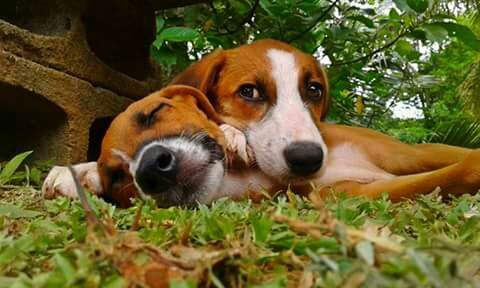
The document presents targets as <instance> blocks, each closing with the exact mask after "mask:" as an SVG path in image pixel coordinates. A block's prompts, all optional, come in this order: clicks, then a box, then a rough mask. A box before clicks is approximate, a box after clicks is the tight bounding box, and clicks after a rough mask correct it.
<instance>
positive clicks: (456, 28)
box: [435, 23, 480, 51]
mask: <svg viewBox="0 0 480 288" xmlns="http://www.w3.org/2000/svg"><path fill="white" fill-rule="evenodd" d="M435 24H436V25H438V26H442V27H443V28H444V29H446V30H447V31H448V35H450V36H451V37H457V39H458V40H460V41H462V42H463V43H465V44H466V45H467V46H469V47H470V48H472V49H474V50H477V51H480V40H479V39H478V38H477V36H475V33H473V31H472V30H471V29H470V28H468V27H467V26H464V25H461V24H457V23H435Z"/></svg>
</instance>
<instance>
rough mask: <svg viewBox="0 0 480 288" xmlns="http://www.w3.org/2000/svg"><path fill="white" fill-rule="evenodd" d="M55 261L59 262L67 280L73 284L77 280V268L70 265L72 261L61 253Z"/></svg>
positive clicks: (58, 264) (56, 255)
mask: <svg viewBox="0 0 480 288" xmlns="http://www.w3.org/2000/svg"><path fill="white" fill-rule="evenodd" d="M55 261H56V262H57V266H58V268H60V271H62V273H63V276H64V277H65V279H66V280H67V281H68V282H69V283H72V282H73V280H74V279H75V268H74V267H73V265H72V264H71V263H70V261H69V260H68V259H67V258H66V257H65V256H63V255H62V254H60V253H57V254H55Z"/></svg>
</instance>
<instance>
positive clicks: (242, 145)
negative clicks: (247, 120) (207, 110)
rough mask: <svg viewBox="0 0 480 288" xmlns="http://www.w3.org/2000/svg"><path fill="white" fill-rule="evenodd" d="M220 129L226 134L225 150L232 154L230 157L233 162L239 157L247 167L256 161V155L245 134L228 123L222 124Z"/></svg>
mask: <svg viewBox="0 0 480 288" xmlns="http://www.w3.org/2000/svg"><path fill="white" fill-rule="evenodd" d="M220 129H221V130H222V131H223V134H224V135H225V140H226V147H225V150H226V151H227V154H228V155H229V156H230V157H228V158H229V159H231V160H232V162H234V161H235V160H237V159H238V160H240V162H242V163H243V164H244V165H246V166H247V167H249V166H251V165H252V164H253V163H254V162H255V156H254V153H253V150H252V149H251V148H250V146H248V144H247V138H246V137H245V134H244V133H243V132H242V131H240V130H238V129H237V128H235V127H233V126H230V125H228V124H222V125H220Z"/></svg>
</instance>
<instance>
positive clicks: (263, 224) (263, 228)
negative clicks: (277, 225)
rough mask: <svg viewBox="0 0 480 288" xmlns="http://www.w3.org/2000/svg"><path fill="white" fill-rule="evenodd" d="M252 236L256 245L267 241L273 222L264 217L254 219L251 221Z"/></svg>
mask: <svg viewBox="0 0 480 288" xmlns="http://www.w3.org/2000/svg"><path fill="white" fill-rule="evenodd" d="M251 223H252V230H253V236H254V237H255V238H254V239H255V242H256V243H264V242H265V241H267V239H268V236H269V235H270V231H271V230H272V225H273V221H272V220H271V219H269V218H266V217H255V218H253V219H252V220H251Z"/></svg>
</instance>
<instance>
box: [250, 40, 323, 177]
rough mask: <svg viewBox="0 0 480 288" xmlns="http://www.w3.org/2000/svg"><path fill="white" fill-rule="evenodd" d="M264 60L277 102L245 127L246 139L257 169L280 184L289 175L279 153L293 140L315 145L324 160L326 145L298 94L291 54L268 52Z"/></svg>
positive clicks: (293, 60)
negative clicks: (268, 64) (251, 149)
mask: <svg viewBox="0 0 480 288" xmlns="http://www.w3.org/2000/svg"><path fill="white" fill-rule="evenodd" d="M267 57H268V59H269V60H270V63H271V67H272V71H271V73H272V78H273V80H274V82H275V85H276V90H277V102H276V103H275V105H273V106H272V107H271V108H270V110H269V112H268V113H267V115H266V116H265V118H264V119H263V120H262V121H260V122H259V123H254V124H252V125H251V126H250V127H249V129H248V130H247V137H248V140H249V143H250V145H251V147H252V148H253V151H254V153H255V156H256V160H257V163H258V165H259V166H260V168H261V170H262V171H264V172H265V173H267V174H268V175H270V176H271V177H274V178H275V179H277V180H279V181H282V180H284V179H283V178H288V176H290V175H288V172H289V169H288V166H287V163H286V161H285V159H284V154H283V151H284V150H285V148H286V147H287V146H288V145H290V144H292V143H294V142H297V141H310V142H313V143H317V144H318V145H320V146H321V147H322V149H323V153H324V159H326V158H327V146H326V145H325V142H324V141H323V138H322V136H321V135H320V131H319V129H318V127H317V126H316V125H315V123H314V122H313V119H312V117H311V115H310V112H309V111H308V109H307V107H306V106H305V104H304V103H303V100H302V97H301V95H300V91H299V88H298V87H299V83H298V79H299V73H300V72H299V69H298V67H297V63H296V61H295V57H294V55H293V54H292V53H289V52H286V51H282V50H278V49H271V50H269V51H268V52H267ZM324 161H325V160H324ZM312 176H315V175H312Z"/></svg>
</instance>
